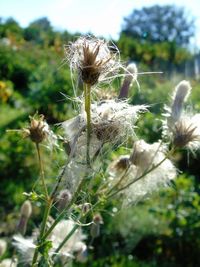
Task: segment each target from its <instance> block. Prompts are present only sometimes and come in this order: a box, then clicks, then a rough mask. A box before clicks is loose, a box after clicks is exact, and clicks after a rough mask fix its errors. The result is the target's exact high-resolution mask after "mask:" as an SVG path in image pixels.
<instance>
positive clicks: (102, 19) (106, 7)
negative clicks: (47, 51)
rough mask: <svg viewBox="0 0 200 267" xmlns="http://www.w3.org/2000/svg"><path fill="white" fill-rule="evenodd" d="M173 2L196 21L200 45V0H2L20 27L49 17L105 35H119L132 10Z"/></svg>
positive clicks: (2, 9)
mask: <svg viewBox="0 0 200 267" xmlns="http://www.w3.org/2000/svg"><path fill="white" fill-rule="evenodd" d="M155 4H159V5H165V4H174V5H176V6H181V7H185V9H186V11H187V12H188V16H190V17H194V19H195V21H196V40H195V41H194V43H198V45H200V16H199V10H200V1H199V0H190V1H188V0H160V1H158V0H109V1H108V0H101V1H97V0H20V1H17V0H1V1H0V16H1V17H5V18H6V17H13V18H14V19H16V20H17V21H18V22H19V23H20V25H21V26H24V27H25V26H28V24H29V23H30V22H32V21H34V20H36V19H38V18H40V17H47V18H48V19H49V20H50V22H51V23H52V25H53V26H54V27H55V28H56V29H57V30H64V29H65V30H68V31H69V32H72V33H73V32H77V31H78V32H81V33H88V32H91V33H93V34H95V35H102V36H104V37H108V38H110V37H112V38H114V39H116V38H118V37H119V33H120V30H121V26H122V24H123V18H124V17H125V16H128V15H129V14H130V13H131V12H132V11H133V9H139V8H142V7H144V6H151V5H155Z"/></svg>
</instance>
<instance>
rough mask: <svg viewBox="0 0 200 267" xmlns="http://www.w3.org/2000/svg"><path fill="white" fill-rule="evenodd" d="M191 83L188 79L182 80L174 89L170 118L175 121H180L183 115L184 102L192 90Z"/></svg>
mask: <svg viewBox="0 0 200 267" xmlns="http://www.w3.org/2000/svg"><path fill="white" fill-rule="evenodd" d="M191 89H192V88H191V85H190V83H189V82H188V81H181V82H180V83H179V84H178V85H177V86H176V88H175V90H174V96H173V102H172V108H171V116H170V119H171V120H173V121H174V122H176V121H178V120H179V119H180V117H181V113H182V109H183V104H184V102H185V101H186V100H187V98H188V96H189V94H190V92H191Z"/></svg>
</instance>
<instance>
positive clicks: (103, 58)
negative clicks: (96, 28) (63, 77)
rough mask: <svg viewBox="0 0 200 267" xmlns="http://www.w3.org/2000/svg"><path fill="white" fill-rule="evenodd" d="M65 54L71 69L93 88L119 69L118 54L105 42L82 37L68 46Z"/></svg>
mask: <svg viewBox="0 0 200 267" xmlns="http://www.w3.org/2000/svg"><path fill="white" fill-rule="evenodd" d="M115 50H116V48H115ZM65 53H66V56H67V60H68V61H69V64H70V68H71V69H72V70H75V71H77V72H78V75H79V77H80V78H81V80H82V81H83V82H84V83H86V84H88V85H91V86H92V85H95V84H97V83H98V82H99V81H101V80H102V79H103V78H105V77H107V76H108V75H109V74H110V73H115V72H116V71H117V70H118V69H119V63H118V61H117V54H116V53H112V52H111V49H110V47H109V46H108V44H107V43H106V42H105V41H104V40H100V39H97V38H89V37H80V38H79V39H78V40H77V41H76V42H74V43H71V44H70V45H69V46H66V49H65Z"/></svg>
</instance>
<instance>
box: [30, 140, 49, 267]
mask: <svg viewBox="0 0 200 267" xmlns="http://www.w3.org/2000/svg"><path fill="white" fill-rule="evenodd" d="M36 149H37V154H38V160H39V166H40V175H41V179H42V186H43V189H44V194H45V201H46V204H45V210H44V216H43V219H42V225H41V229H40V234H39V237H38V245H39V244H40V242H41V240H42V238H43V235H44V232H45V228H46V223H47V220H48V216H49V213H50V210H51V206H52V202H53V200H52V199H51V198H49V194H48V191H47V186H46V183H45V177H44V167H43V163H42V159H41V154H40V146H39V144H38V143H36ZM38 254H39V252H38V246H37V247H36V248H35V252H34V255H33V260H32V265H31V266H35V265H36V263H37V258H38Z"/></svg>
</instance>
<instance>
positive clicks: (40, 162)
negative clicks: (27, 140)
mask: <svg viewBox="0 0 200 267" xmlns="http://www.w3.org/2000/svg"><path fill="white" fill-rule="evenodd" d="M36 150H37V155H38V160H39V166H40V176H41V180H42V186H43V189H44V193H45V197H46V200H47V199H48V198H49V195H48V191H47V186H46V183H45V177H44V167H43V163H42V159H41V154H40V146H39V144H38V143H36Z"/></svg>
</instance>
